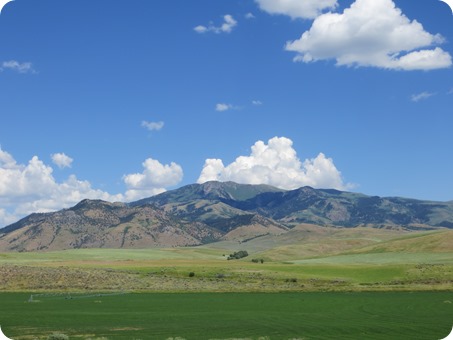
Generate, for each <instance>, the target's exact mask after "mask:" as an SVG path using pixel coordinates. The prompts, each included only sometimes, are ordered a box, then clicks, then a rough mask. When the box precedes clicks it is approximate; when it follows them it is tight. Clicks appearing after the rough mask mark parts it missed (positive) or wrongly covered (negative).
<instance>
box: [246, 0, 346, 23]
mask: <svg viewBox="0 0 453 340" xmlns="http://www.w3.org/2000/svg"><path fill="white" fill-rule="evenodd" d="M255 2H256V3H257V4H258V5H259V7H260V8H261V9H262V10H263V11H266V12H268V13H270V14H284V15H288V16H290V17H291V18H292V19H296V18H302V19H314V18H316V17H317V16H318V15H320V14H321V12H322V11H323V10H326V9H329V10H332V9H335V8H336V7H337V6H338V3H337V0H255Z"/></svg>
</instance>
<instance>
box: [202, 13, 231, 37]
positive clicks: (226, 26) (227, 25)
mask: <svg viewBox="0 0 453 340" xmlns="http://www.w3.org/2000/svg"><path fill="white" fill-rule="evenodd" d="M235 26H237V21H236V20H234V18H233V16H231V15H230V14H226V15H224V16H223V23H222V24H221V25H220V26H215V25H214V24H213V23H212V22H210V23H209V25H208V26H204V25H198V26H196V27H194V30H195V32H197V33H207V32H213V33H217V34H219V33H230V32H231V31H232V30H233V28H234V27H235Z"/></svg>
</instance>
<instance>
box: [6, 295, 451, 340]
mask: <svg viewBox="0 0 453 340" xmlns="http://www.w3.org/2000/svg"><path fill="white" fill-rule="evenodd" d="M29 297H30V294H25V293H1V294H0V300H1V309H0V320H2V330H3V331H4V333H5V334H6V335H7V336H9V337H10V338H12V339H14V340H26V339H47V336H48V335H49V334H52V333H54V332H59V333H64V334H67V335H68V336H69V337H70V339H102V340H106V339H108V340H111V339H119V340H120V339H124V340H126V339H127V340H133V339H136V340H138V339H143V340H145V339H151V340H152V339H156V340H157V339H163V340H165V339H180V338H182V339H188V340H190V339H196V340H203V339H232V338H235V339H255V340H257V339H266V340H267V339H270V340H274V339H307V340H308V339H321V340H322V339H326V340H327V339H329V340H331V339H376V340H377V339H385V340H389V339H398V340H401V339H420V340H436V339H442V338H444V337H445V336H447V334H448V333H449V331H450V330H451V326H452V323H453V304H452V302H453V294H452V293H449V292H362V293H345V292H324V293H268V294H266V293H196V294H190V293H185V294H164V293H143V294H137V293H135V294H124V295H114V296H91V297H84V296H81V295H77V294H75V295H72V298H70V299H68V298H64V296H62V295H54V296H52V295H48V296H41V297H39V296H38V297H35V298H34V299H33V301H34V302H28V300H29Z"/></svg>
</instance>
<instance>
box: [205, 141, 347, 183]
mask: <svg viewBox="0 0 453 340" xmlns="http://www.w3.org/2000/svg"><path fill="white" fill-rule="evenodd" d="M213 180H215V181H234V182H238V183H244V184H269V185H273V186H276V187H279V188H283V189H295V188H299V187H302V186H305V185H308V186H312V187H315V188H335V189H340V190H344V189H347V188H350V187H351V185H350V184H346V183H344V181H343V179H342V177H341V173H340V171H338V170H337V168H336V167H335V165H334V163H333V160H332V159H331V158H327V157H326V156H325V155H324V154H323V153H320V154H319V155H318V156H317V157H316V158H313V159H306V160H305V161H304V162H301V161H300V160H299V158H298V157H297V153H296V150H294V148H293V142H292V141H291V140H290V139H288V138H285V137H274V138H272V139H270V140H269V141H268V144H265V143H264V142H262V141H258V142H256V143H255V144H254V145H253V146H252V148H251V153H250V155H249V156H240V157H238V158H236V160H235V161H234V162H232V163H231V164H229V165H227V166H224V164H223V161H222V160H220V159H207V160H206V161H205V164H204V167H203V170H202V172H201V174H200V177H199V178H198V183H204V182H207V181H213Z"/></svg>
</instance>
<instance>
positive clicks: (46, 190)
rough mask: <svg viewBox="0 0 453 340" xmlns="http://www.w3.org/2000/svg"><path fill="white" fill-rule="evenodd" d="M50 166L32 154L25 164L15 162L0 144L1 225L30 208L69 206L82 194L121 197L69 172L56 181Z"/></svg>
mask: <svg viewBox="0 0 453 340" xmlns="http://www.w3.org/2000/svg"><path fill="white" fill-rule="evenodd" d="M52 173H53V169H52V167H50V166H48V165H46V164H44V162H43V161H41V160H40V159H39V158H38V157H37V156H33V157H32V159H31V160H30V161H29V162H28V164H18V163H17V162H16V160H15V159H14V158H13V156H12V155H11V154H9V153H8V152H6V151H3V150H2V149H1V148H0V206H1V207H2V208H1V211H0V227H1V226H2V225H7V224H9V223H11V222H14V221H17V220H18V219H19V218H21V217H23V216H25V215H28V214H30V213H33V212H49V211H55V210H59V209H63V208H67V207H70V206H72V205H74V204H76V203H77V202H79V201H81V200H82V199H84V198H91V199H103V200H107V201H121V200H122V199H123V195H121V194H119V195H110V194H109V193H107V192H104V191H102V190H96V189H93V188H92V187H91V184H90V183H89V182H88V181H81V180H78V179H77V177H76V176H75V175H71V176H69V177H68V179H67V180H65V181H63V182H57V181H56V180H55V178H54V177H53V175H52Z"/></svg>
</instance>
